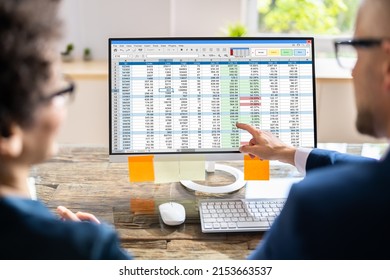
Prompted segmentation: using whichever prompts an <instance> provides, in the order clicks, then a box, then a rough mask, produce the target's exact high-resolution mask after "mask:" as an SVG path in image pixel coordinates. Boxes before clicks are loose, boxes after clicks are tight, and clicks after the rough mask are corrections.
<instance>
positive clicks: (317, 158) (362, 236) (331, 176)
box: [249, 149, 390, 260]
mask: <svg viewBox="0 0 390 280" xmlns="http://www.w3.org/2000/svg"><path fill="white" fill-rule="evenodd" d="M306 169H307V171H308V172H307V175H306V177H305V178H304V179H303V180H302V181H301V182H299V183H297V184H294V185H293V186H292V188H291V190H290V193H289V196H288V199H287V201H286V204H285V206H284V208H283V210H282V212H281V213H280V215H279V217H278V218H277V219H276V220H275V222H274V224H273V225H272V227H271V229H270V231H269V232H267V233H266V234H265V236H264V239H263V241H262V242H261V243H260V244H259V246H258V247H257V248H256V250H255V251H254V252H253V253H252V254H251V255H250V256H249V259H336V260H337V259H390V234H389V231H388V228H389V226H390V156H389V154H388V155H387V156H386V157H385V158H384V159H383V160H381V161H376V160H372V159H368V158H363V157H356V156H351V155H345V154H341V153H337V152H330V151H325V150H320V149H314V150H313V151H312V152H311V153H310V155H309V157H308V161H307V167H306Z"/></svg>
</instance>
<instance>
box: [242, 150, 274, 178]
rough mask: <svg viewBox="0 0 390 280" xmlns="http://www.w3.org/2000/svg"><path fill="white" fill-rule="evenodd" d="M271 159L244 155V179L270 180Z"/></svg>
mask: <svg viewBox="0 0 390 280" xmlns="http://www.w3.org/2000/svg"><path fill="white" fill-rule="evenodd" d="M269 173H270V170H269V161H268V160H260V159H259V158H253V159H252V158H251V157H250V156H249V155H244V180H269Z"/></svg>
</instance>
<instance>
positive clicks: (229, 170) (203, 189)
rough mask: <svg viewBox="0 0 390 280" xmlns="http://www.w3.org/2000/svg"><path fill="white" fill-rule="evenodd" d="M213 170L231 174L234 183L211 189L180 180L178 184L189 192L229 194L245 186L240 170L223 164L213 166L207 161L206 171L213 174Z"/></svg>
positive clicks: (213, 164) (212, 163)
mask: <svg viewBox="0 0 390 280" xmlns="http://www.w3.org/2000/svg"><path fill="white" fill-rule="evenodd" d="M215 170H221V171H224V172H227V173H230V174H232V175H233V176H234V178H236V181H235V182H234V183H232V184H230V185H223V186H213V187H210V186H205V185H201V184H198V183H195V182H193V181H191V180H181V181H180V183H181V184H182V185H183V186H184V187H186V188H188V189H190V190H193V191H199V192H204V193H230V192H234V191H237V190H239V189H241V188H242V187H244V186H245V184H246V181H245V180H244V173H243V172H242V171H241V170H239V169H237V168H234V167H231V166H227V165H223V164H215V162H213V161H207V162H206V171H207V172H215Z"/></svg>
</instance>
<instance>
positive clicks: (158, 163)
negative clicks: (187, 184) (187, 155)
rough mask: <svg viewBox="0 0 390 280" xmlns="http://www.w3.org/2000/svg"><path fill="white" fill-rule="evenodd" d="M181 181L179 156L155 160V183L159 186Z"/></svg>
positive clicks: (156, 157) (156, 158)
mask: <svg viewBox="0 0 390 280" xmlns="http://www.w3.org/2000/svg"><path fill="white" fill-rule="evenodd" d="M178 181H180V176H179V161H178V157H177V156H172V157H169V156H168V157H167V156H164V157H158V156H155V158H154V182H155V183H157V184H161V183H171V182H178Z"/></svg>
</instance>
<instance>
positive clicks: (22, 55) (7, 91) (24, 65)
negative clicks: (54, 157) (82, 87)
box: [0, 0, 60, 137]
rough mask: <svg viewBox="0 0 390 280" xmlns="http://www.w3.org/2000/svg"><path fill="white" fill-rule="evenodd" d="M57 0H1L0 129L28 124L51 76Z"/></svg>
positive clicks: (3, 134) (0, 131) (3, 133)
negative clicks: (51, 55) (50, 55)
mask: <svg viewBox="0 0 390 280" xmlns="http://www.w3.org/2000/svg"><path fill="white" fill-rule="evenodd" d="M58 3H59V0H0V133H1V135H2V136H5V137H7V136H9V133H10V131H9V128H10V125H11V124H12V123H17V124H18V125H20V126H22V127H27V126H28V125H30V124H31V122H32V121H33V114H34V112H35V109H36V106H37V105H38V103H39V102H38V101H39V98H40V96H41V95H42V91H43V87H44V85H45V83H46V82H47V81H48V79H49V78H50V71H51V69H50V68H51V64H52V61H51V59H50V57H49V56H48V55H47V54H48V51H55V49H54V47H55V46H54V44H53V40H54V39H57V38H58V36H59V26H60V24H59V22H58V18H57V10H58Z"/></svg>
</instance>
